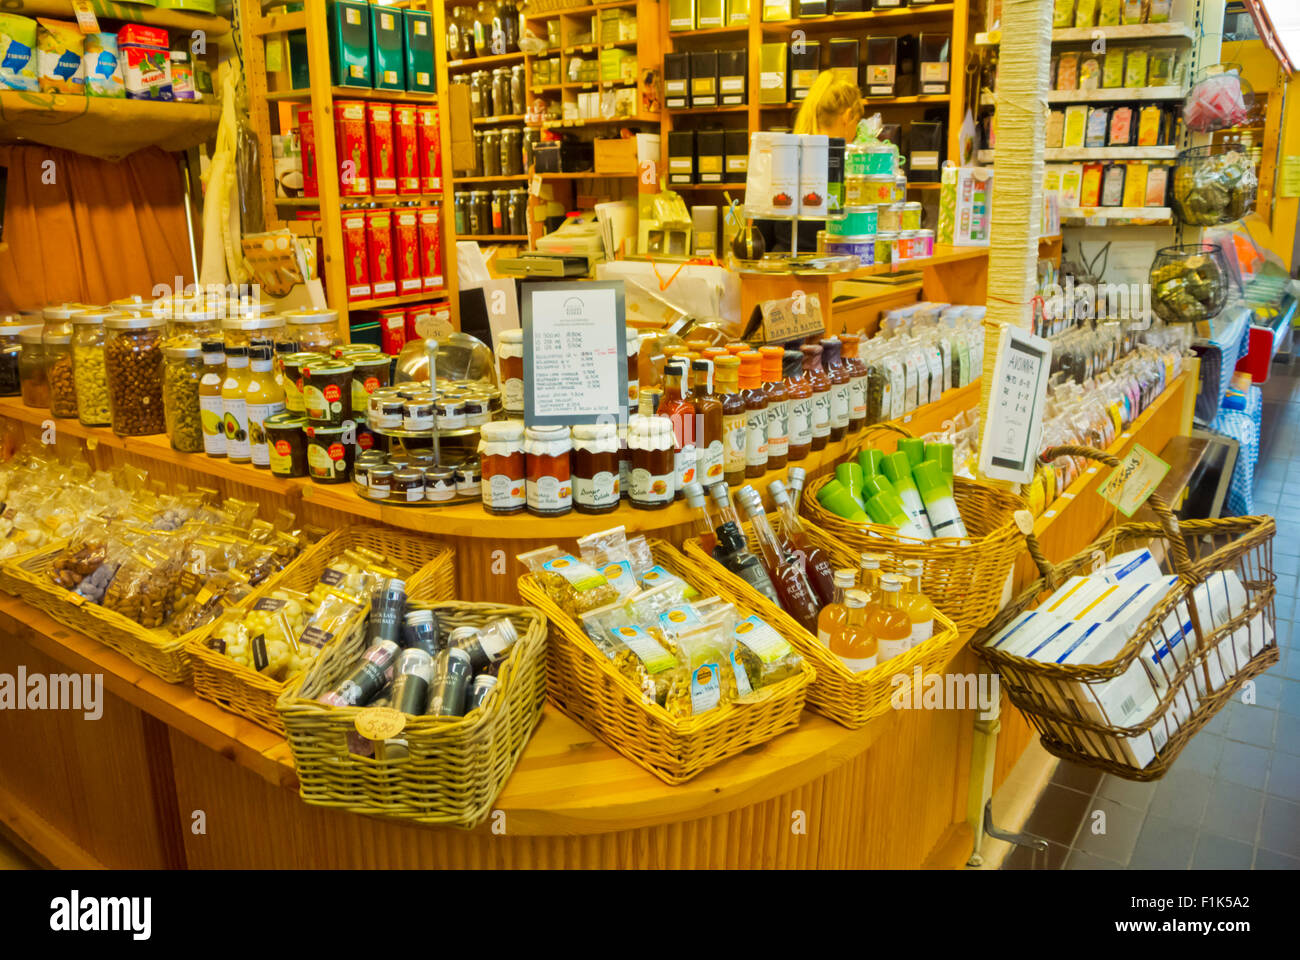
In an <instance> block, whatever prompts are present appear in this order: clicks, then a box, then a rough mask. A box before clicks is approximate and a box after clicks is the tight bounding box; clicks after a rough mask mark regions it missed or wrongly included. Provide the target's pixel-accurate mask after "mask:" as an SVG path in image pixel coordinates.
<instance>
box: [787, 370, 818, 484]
mask: <svg viewBox="0 0 1300 960" xmlns="http://www.w3.org/2000/svg"><path fill="white" fill-rule="evenodd" d="M783 365H784V373H785V390H786V393H787V394H789V396H790V454H789V461H790V462H791V463H794V462H797V461H799V460H802V459H804V458H805V457H807V456H808V452H809V451H810V450H811V449H812V418H813V409H812V407H813V401H812V394H813V391H812V384H811V383H810V382H808V381H807V380H805V379H804V376H803V353H802V352H800V351H798V350H787V351H786V352H785V359H784V360H783Z"/></svg>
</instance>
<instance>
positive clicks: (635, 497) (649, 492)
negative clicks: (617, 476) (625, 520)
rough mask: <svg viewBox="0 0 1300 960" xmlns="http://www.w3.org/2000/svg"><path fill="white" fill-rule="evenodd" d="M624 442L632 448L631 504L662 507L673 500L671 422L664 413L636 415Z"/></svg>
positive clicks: (674, 475)
mask: <svg viewBox="0 0 1300 960" xmlns="http://www.w3.org/2000/svg"><path fill="white" fill-rule="evenodd" d="M627 445H628V449H630V450H631V451H632V478H631V479H632V489H631V494H630V496H631V500H632V506H634V507H638V508H639V509H642V510H662V509H663V508H664V507H666V506H668V505H669V504H670V503H672V502H673V496H674V491H675V490H676V485H677V472H676V467H675V465H674V461H673V448H674V446H675V445H676V441H675V439H674V434H673V422H672V421H671V420H669V419H668V418H667V417H652V416H642V417H637V418H636V419H635V420H633V421H632V422H631V424H630V425H629V426H628V430H627Z"/></svg>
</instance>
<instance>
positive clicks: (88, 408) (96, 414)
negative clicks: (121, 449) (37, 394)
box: [72, 310, 112, 427]
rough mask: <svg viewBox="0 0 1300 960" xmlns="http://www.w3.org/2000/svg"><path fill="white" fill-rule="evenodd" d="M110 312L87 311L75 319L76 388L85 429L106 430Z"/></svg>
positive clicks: (73, 363)
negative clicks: (106, 330) (106, 337)
mask: <svg viewBox="0 0 1300 960" xmlns="http://www.w3.org/2000/svg"><path fill="white" fill-rule="evenodd" d="M109 316H112V313H111V312H110V311H103V310H83V311H82V312H81V313H74V314H73V315H72V386H73V390H74V391H75V393H76V395H77V419H78V420H80V421H81V425H82V426H84V427H106V426H108V424H109V416H108V372H107V370H106V369H105V367H104V318H105V317H109Z"/></svg>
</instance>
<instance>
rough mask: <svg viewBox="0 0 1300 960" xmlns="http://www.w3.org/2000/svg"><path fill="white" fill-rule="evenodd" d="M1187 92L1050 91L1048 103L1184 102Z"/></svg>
mask: <svg viewBox="0 0 1300 960" xmlns="http://www.w3.org/2000/svg"><path fill="white" fill-rule="evenodd" d="M1185 96H1187V91H1186V90H1185V89H1183V88H1182V87H1179V86H1168V87H1098V88H1097V89H1096V90H1049V91H1048V92H1047V102H1048V103H1110V102H1112V101H1115V100H1182V99H1183V98H1184V97H1185Z"/></svg>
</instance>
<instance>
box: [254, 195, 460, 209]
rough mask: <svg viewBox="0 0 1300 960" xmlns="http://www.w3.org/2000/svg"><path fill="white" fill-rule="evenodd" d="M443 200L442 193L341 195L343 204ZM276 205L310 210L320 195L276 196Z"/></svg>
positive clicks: (340, 200) (387, 203)
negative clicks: (391, 195) (377, 195)
mask: <svg viewBox="0 0 1300 960" xmlns="http://www.w3.org/2000/svg"><path fill="white" fill-rule="evenodd" d="M441 200H442V194H441V193H399V194H397V195H396V196H393V197H387V196H385V197H376V196H373V195H370V194H367V195H366V196H360V197H351V196H349V197H339V202H340V203H341V204H345V203H367V204H369V203H374V204H378V205H379V206H381V207H383V206H389V205H391V204H398V203H411V202H412V201H414V202H417V203H439V202H441ZM275 205H276V206H277V207H303V208H305V209H308V210H312V209H315V208H316V207H319V206H320V197H276V198H275Z"/></svg>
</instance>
